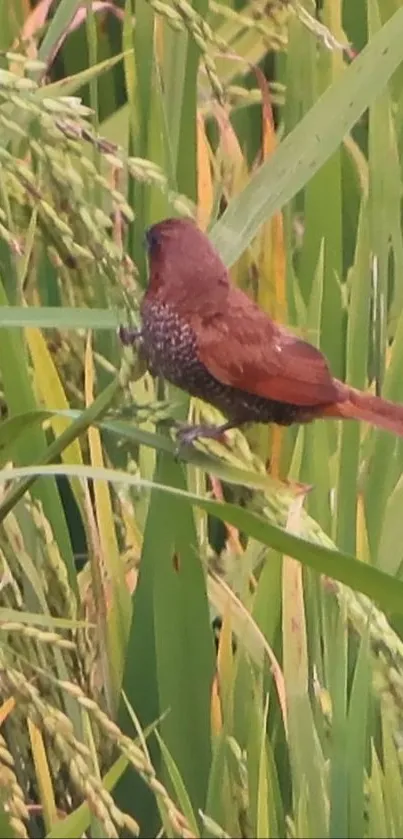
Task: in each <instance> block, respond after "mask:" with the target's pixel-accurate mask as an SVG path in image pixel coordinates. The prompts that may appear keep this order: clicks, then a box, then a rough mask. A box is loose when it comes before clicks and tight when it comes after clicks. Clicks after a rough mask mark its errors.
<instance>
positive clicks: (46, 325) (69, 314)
mask: <svg viewBox="0 0 403 839" xmlns="http://www.w3.org/2000/svg"><path fill="white" fill-rule="evenodd" d="M120 323H121V320H119V315H118V312H117V311H114V310H113V309H84V308H81V309H80V308H79V307H77V308H68V307H64V306H31V307H30V308H27V307H26V306H0V329H1V328H3V329H4V328H7V327H9V326H37V327H39V328H41V329H92V330H95V329H117V328H118V326H119V325H120Z"/></svg>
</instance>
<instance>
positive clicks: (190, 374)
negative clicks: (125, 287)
mask: <svg viewBox="0 0 403 839" xmlns="http://www.w3.org/2000/svg"><path fill="white" fill-rule="evenodd" d="M145 242H146V247H147V250H148V263H149V281H148V286H147V290H146V292H145V294H144V296H143V299H142V301H141V304H140V319H141V328H140V329H139V330H134V329H131V328H130V327H124V326H122V327H121V328H120V330H119V335H120V338H121V341H122V343H123V344H130V345H132V344H136V345H137V347H138V350H139V353H140V355H141V356H142V358H143V359H144V360H145V363H146V364H147V366H148V369H149V371H150V373H151V374H152V375H153V376H161V377H163V378H164V379H166V380H168V381H169V382H171V383H172V384H173V385H176V386H177V387H179V388H181V389H182V390H184V391H186V392H187V393H188V394H190V395H191V396H195V397H198V398H200V399H202V400H204V401H205V402H209V403H210V404H212V405H214V406H215V407H216V408H218V409H219V410H220V412H221V413H222V414H223V415H224V417H225V419H226V422H225V423H222V424H220V425H207V424H201V425H190V426H189V425H188V426H184V427H182V428H179V429H178V431H177V439H178V441H179V446H180V447H181V446H182V445H187V444H192V443H193V442H194V441H195V440H197V439H200V438H203V437H210V438H215V439H218V440H221V439H223V437H224V435H225V432H226V431H228V430H229V429H231V428H236V427H241V426H243V425H245V424H248V423H267V424H268V423H274V424H276V425H280V426H290V425H293V424H295V423H296V424H305V423H309V422H312V421H313V420H316V419H342V420H347V419H354V420H359V421H364V422H367V423H369V424H370V425H373V426H376V427H378V428H381V429H386V430H387V431H390V432H392V433H394V434H396V435H399V436H403V406H402V405H397V404H395V403H394V402H391V401H388V400H386V399H383V398H381V397H378V396H373V395H372V394H369V393H365V392H364V391H360V390H357V389H356V388H354V387H351V386H350V385H348V384H346V383H344V382H342V381H341V380H339V379H337V378H335V377H334V376H332V373H331V371H330V368H329V364H328V362H327V360H326V358H325V356H324V355H323V353H322V352H321V351H320V350H319V349H317V348H316V347H314V346H313V345H312V344H310V343H308V342H307V341H304V340H302V339H301V338H299V337H297V336H296V335H295V334H293V333H292V331H291V330H289V329H287V328H286V327H284V326H282V325H280V324H277V323H275V322H274V321H273V320H272V319H271V318H270V317H269V316H268V315H267V314H266V313H265V312H264V311H263V310H262V309H260V308H259V306H258V305H257V304H256V303H255V302H254V301H253V300H252V299H251V298H250V297H249V296H248V295H247V294H246V293H245V292H244V291H242V290H241V289H240V288H238V287H236V286H234V285H233V284H232V282H231V279H230V276H229V273H228V270H227V268H226V267H225V265H224V263H223V261H222V259H221V257H220V255H219V253H218V251H217V250H216V249H215V248H214V246H213V244H212V243H211V241H210V239H209V238H208V236H207V235H206V234H205V233H204V232H203V231H202V230H201V229H200V228H199V227H198V226H197V224H196V223H195V222H194V221H193V220H192V219H188V218H166V219H164V220H163V221H160V222H158V223H156V224H153V225H152V226H151V227H149V228H148V229H147V231H146V234H145ZM224 439H225V438H224Z"/></svg>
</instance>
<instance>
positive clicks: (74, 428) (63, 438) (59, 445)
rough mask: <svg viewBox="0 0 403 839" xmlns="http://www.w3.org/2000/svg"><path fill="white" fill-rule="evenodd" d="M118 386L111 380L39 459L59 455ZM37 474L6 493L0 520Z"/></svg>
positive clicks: (117, 383) (108, 402)
mask: <svg viewBox="0 0 403 839" xmlns="http://www.w3.org/2000/svg"><path fill="white" fill-rule="evenodd" d="M118 387H119V382H118V380H117V379H116V380H115V381H113V382H111V384H110V385H108V387H107V388H105V390H104V391H102V393H101V394H100V395H99V396H98V397H97V399H95V400H94V402H93V403H92V405H90V407H89V408H87V410H86V411H83V412H82V414H80V416H79V417H78V418H77V419H76V420H74V422H73V423H72V424H71V425H70V426H69V427H68V428H66V429H65V431H63V432H62V434H60V436H59V437H58V438H57V439H56V440H55V441H54V442H53V443H52V444H51V445H50V446H49V447H48V448H47V449H45V450H44V452H43V454H42V456H41V458H40V461H42V462H44V463H49V462H51V461H52V460H53V459H55V458H57V457H59V456H60V454H61V452H62V451H64V449H65V448H66V447H67V446H69V445H70V444H71V443H72V442H73V440H75V439H76V437H78V436H79V435H80V434H82V433H83V432H84V431H86V430H87V428H89V426H90V425H92V423H93V422H94V420H95V419H97V418H98V417H99V416H100V415H101V414H102V413H103V412H104V411H105V410H106V409H107V408H108V407H109V405H110V404H111V402H112V399H113V397H114V396H115V393H116V392H117V390H118ZM38 459H39V458H38ZM73 468H75V467H73ZM27 475H28V473H27ZM37 475H38V473H36V475H35V474H34V472H32V473H31V475H30V477H27V478H26V480H25V481H22V482H21V483H20V484H17V485H16V486H15V487H13V488H12V489H11V490H10V491H9V492H8V493H6V495H5V497H4V498H3V501H2V503H1V504H0V521H3V519H4V518H5V517H6V515H7V514H8V513H9V512H10V510H12V509H13V507H14V505H15V504H16V503H17V501H19V500H20V498H22V497H23V495H24V494H25V492H26V491H27V489H29V487H30V486H31V485H32V484H33V483H34V481H35V480H36V477H37Z"/></svg>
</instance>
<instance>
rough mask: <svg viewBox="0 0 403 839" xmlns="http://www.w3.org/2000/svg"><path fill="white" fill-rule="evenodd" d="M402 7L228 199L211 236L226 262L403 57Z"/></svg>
mask: <svg viewBox="0 0 403 839" xmlns="http://www.w3.org/2000/svg"><path fill="white" fill-rule="evenodd" d="M402 41H403V9H402V8H401V9H398V11H396V12H395V14H394V15H393V16H392V17H391V18H390V20H389V21H388V22H387V23H386V24H385V25H384V26H383V27H382V29H381V30H380V31H379V32H378V33H377V34H376V35H374V37H373V38H372V39H371V41H370V42H369V43H368V44H367V46H366V47H365V48H364V49H363V51H362V53H361V54H360V55H359V56H358V57H357V58H356V59H355V60H354V61H353V62H352V64H351V65H350V66H349V67H348V68H347V69H346V70H345V71H344V72H343V73H342V74H341V75H340V78H338V79H337V81H335V82H334V83H333V84H332V85H331V86H330V87H329V88H328V89H327V90H326V91H325V93H324V94H323V96H321V98H320V99H319V101H318V102H316V104H315V105H314V106H313V108H311V110H310V111H309V112H308V113H307V114H306V116H305V117H304V118H303V119H302V120H301V121H300V122H299V123H298V125H297V127H296V128H294V130H293V131H292V132H291V133H290V134H289V135H288V136H287V137H286V139H285V140H283V142H282V143H281V144H280V146H279V147H278V149H277V150H276V152H275V153H274V154H273V155H272V157H270V158H269V160H267V161H266V162H265V163H264V164H263V165H262V166H261V167H260V169H259V170H258V171H257V172H256V174H255V175H254V176H253V177H252V178H251V180H250V182H249V183H248V185H247V186H246V187H245V189H244V190H243V191H242V192H241V193H240V194H239V195H237V197H236V198H234V199H233V201H231V202H230V204H229V206H228V207H227V210H226V211H225V213H224V214H223V216H222V217H221V218H220V220H219V221H218V222H217V223H216V224H215V225H214V227H213V229H212V231H211V239H212V241H213V243H214V245H215V246H216V247H217V248H218V250H219V252H220V254H221V257H222V258H223V260H224V262H225V263H226V265H228V266H229V265H232V264H233V263H234V262H235V261H236V259H237V258H238V257H239V256H240V254H241V253H242V252H243V251H244V250H245V248H246V247H247V246H248V245H249V243H250V242H251V240H252V239H253V237H254V236H255V234H256V233H257V230H258V229H259V227H260V225H261V224H263V222H264V221H266V219H267V218H268V217H269V216H271V215H273V214H274V213H275V212H277V211H278V210H280V209H281V208H282V207H283V206H284V204H285V203H286V202H287V201H289V200H290V199H291V198H292V197H293V196H294V195H295V194H296V193H297V192H298V191H299V190H300V189H302V187H303V186H305V184H306V183H307V182H308V180H310V178H312V176H313V175H314V174H315V172H317V171H318V169H319V168H320V167H321V166H322V165H323V164H324V163H325V162H326V160H328V158H329V157H330V155H331V154H332V152H334V151H335V150H336V149H337V147H338V145H339V144H340V143H341V141H342V139H343V137H344V136H345V135H346V134H347V133H348V132H349V131H350V129H351V128H352V127H353V125H354V124H355V122H356V121H357V120H358V119H359V117H360V116H361V114H362V113H363V112H364V111H365V109H366V108H367V107H368V105H369V104H370V103H371V102H373V100H374V99H375V97H376V96H377V95H378V93H380V91H381V90H382V89H383V88H384V86H385V85H386V84H387V82H388V80H389V79H390V77H391V75H392V73H393V72H394V70H396V68H397V67H398V66H399V64H400V62H401V61H402Z"/></svg>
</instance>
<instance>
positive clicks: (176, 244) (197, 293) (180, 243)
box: [145, 218, 229, 302]
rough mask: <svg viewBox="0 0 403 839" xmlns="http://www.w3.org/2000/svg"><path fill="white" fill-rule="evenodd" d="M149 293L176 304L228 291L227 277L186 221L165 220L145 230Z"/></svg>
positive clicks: (210, 248) (207, 244)
mask: <svg viewBox="0 0 403 839" xmlns="http://www.w3.org/2000/svg"><path fill="white" fill-rule="evenodd" d="M145 242H146V247H147V251H148V261H149V268H150V280H149V292H150V293H152V292H157V291H158V293H159V295H162V296H164V295H167V296H168V297H169V296H171V297H172V296H173V297H175V299H176V301H177V302H179V300H181V301H184V300H185V301H187V300H189V301H190V300H191V299H192V298H193V299H198V300H201V299H203V297H207V296H208V295H210V294H211V293H212V292H218V291H219V289H220V288H221V289H222V288H223V287H225V288H227V287H228V284H229V279H228V273H227V270H226V268H225V265H224V263H223V262H222V260H221V258H220V256H219V254H218V253H217V251H216V250H215V248H214V247H213V245H212V244H211V242H210V240H209V239H208V237H207V236H206V234H205V233H203V232H202V231H201V230H200V229H199V228H198V227H197V225H196V224H195V223H194V222H193V221H192V220H190V219H187V218H186V219H185V218H182V219H176V218H168V219H165V220H164V221H160V222H158V224H153V225H152V226H151V227H149V228H148V229H147V230H146V233H145Z"/></svg>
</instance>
